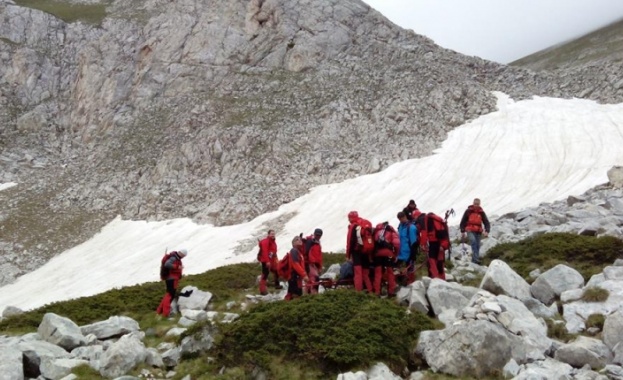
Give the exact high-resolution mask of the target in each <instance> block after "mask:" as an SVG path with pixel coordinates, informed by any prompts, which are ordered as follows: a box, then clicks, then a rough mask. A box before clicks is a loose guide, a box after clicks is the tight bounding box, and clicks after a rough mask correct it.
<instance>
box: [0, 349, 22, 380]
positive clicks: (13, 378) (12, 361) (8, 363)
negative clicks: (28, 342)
mask: <svg viewBox="0 0 623 380" xmlns="http://www.w3.org/2000/svg"><path fill="white" fill-rule="evenodd" d="M0 379H2V380H23V379H24V368H23V363H22V352H21V351H20V350H18V349H17V348H15V347H12V346H9V345H3V344H0Z"/></svg>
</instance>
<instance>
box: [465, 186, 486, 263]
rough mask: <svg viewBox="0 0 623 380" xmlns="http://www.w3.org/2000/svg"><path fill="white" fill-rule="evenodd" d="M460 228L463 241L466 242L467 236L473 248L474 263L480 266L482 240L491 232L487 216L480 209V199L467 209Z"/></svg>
mask: <svg viewBox="0 0 623 380" xmlns="http://www.w3.org/2000/svg"><path fill="white" fill-rule="evenodd" d="M483 225H484V228H483ZM459 228H460V229H461V240H463V241H464V240H465V235H467V237H468V238H469V242H470V245H471V246H472V262H473V263H474V264H480V240H481V238H482V237H487V236H488V235H489V231H490V230H491V224H489V219H488V218H487V214H485V211H484V210H483V209H482V207H480V199H478V198H475V199H474V203H473V204H471V205H470V206H468V207H467V210H465V213H463V217H462V218H461V224H460V225H459Z"/></svg>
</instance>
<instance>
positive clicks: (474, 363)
mask: <svg viewBox="0 0 623 380" xmlns="http://www.w3.org/2000/svg"><path fill="white" fill-rule="evenodd" d="M464 342H470V344H468V345H466V344H465V343H464ZM519 344H520V342H519V339H518V338H516V337H515V336H513V335H512V334H510V333H508V331H506V330H505V329H504V328H503V327H501V326H499V325H497V324H493V323H490V322H488V321H478V320H475V321H470V322H466V323H462V324H459V325H453V326H451V327H449V328H447V329H445V330H440V331H423V332H422V333H421V334H420V339H419V342H418V344H417V348H416V355H418V356H420V357H422V358H424V359H425V360H426V362H427V363H428V365H429V366H430V367H431V369H432V370H433V371H435V372H442V373H446V374H450V375H453V376H473V377H476V378H479V377H485V376H492V375H494V374H495V373H500V372H501V371H502V369H503V368H504V365H505V364H506V363H507V362H508V361H509V360H510V359H511V358H512V351H513V346H515V345H519Z"/></svg>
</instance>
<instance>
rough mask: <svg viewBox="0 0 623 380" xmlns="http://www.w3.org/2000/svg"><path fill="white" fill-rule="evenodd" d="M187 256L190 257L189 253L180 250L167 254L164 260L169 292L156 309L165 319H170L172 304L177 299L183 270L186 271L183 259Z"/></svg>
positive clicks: (165, 277) (164, 278)
mask: <svg viewBox="0 0 623 380" xmlns="http://www.w3.org/2000/svg"><path fill="white" fill-rule="evenodd" d="M186 255H188V251H187V250H185V249H180V250H179V251H173V252H171V253H167V254H166V255H164V257H163V258H162V266H163V267H164V268H165V274H164V276H163V280H164V281H165V284H166V287H167V292H166V293H165V294H164V297H162V300H161V301H160V305H159V306H158V309H156V313H158V314H161V315H162V316H164V317H169V315H170V314H171V302H172V301H173V300H174V299H175V296H176V292H177V286H178V285H179V281H180V279H181V278H182V270H183V269H184V265H182V259H183V258H184V257H186ZM161 272H162V271H161ZM161 274H162V273H161Z"/></svg>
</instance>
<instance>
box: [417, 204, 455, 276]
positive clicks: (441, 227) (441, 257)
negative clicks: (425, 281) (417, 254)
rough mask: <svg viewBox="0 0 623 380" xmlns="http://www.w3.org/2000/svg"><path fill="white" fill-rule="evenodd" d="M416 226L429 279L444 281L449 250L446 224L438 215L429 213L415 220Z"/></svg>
mask: <svg viewBox="0 0 623 380" xmlns="http://www.w3.org/2000/svg"><path fill="white" fill-rule="evenodd" d="M416 226H417V229H418V231H419V238H420V249H421V250H422V252H424V253H425V254H426V259H427V267H428V275H429V277H431V278H440V279H442V280H445V279H446V274H445V268H444V263H445V260H446V250H447V249H450V235H449V233H448V224H447V223H446V221H445V220H444V219H443V218H442V217H440V216H439V215H436V214H433V213H432V212H429V213H428V214H424V213H422V214H421V215H420V216H419V217H418V218H417V220H416Z"/></svg>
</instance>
